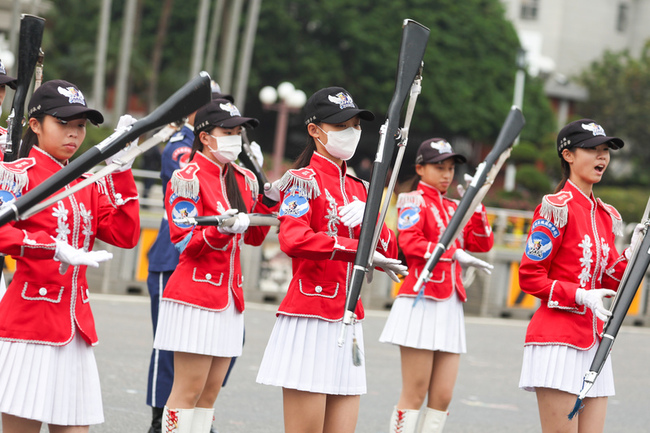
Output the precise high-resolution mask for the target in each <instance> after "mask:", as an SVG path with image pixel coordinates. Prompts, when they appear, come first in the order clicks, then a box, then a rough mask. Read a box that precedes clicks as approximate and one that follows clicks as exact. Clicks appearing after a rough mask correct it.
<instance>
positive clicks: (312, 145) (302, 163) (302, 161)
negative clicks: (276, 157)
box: [293, 135, 316, 168]
mask: <svg viewBox="0 0 650 433" xmlns="http://www.w3.org/2000/svg"><path fill="white" fill-rule="evenodd" d="M314 152H316V141H315V140H314V137H312V136H311V135H309V136H308V137H307V145H306V146H305V148H304V149H303V150H302V152H301V153H300V155H298V158H296V162H294V163H293V168H303V167H307V166H308V165H309V162H310V161H311V157H312V156H313V155H314Z"/></svg>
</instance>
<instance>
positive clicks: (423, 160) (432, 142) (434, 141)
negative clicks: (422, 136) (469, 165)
mask: <svg viewBox="0 0 650 433" xmlns="http://www.w3.org/2000/svg"><path fill="white" fill-rule="evenodd" d="M449 158H454V159H455V160H456V162H457V163H459V164H461V163H464V162H467V158H465V157H464V156H463V155H460V154H458V153H454V150H453V149H452V148H451V144H449V142H448V141H447V140H445V139H444V138H430V139H428V140H425V141H423V142H422V144H420V147H419V148H418V152H417V154H416V155H415V163H416V164H420V165H422V164H435V163H436V162H441V161H444V160H445V159H449Z"/></svg>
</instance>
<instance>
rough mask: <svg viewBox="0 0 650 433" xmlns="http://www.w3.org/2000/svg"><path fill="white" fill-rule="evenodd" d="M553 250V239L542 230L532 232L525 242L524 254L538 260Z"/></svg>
mask: <svg viewBox="0 0 650 433" xmlns="http://www.w3.org/2000/svg"><path fill="white" fill-rule="evenodd" d="M552 250H553V241H551V238H550V237H549V236H548V235H547V234H546V233H544V232H532V233H531V234H530V237H529V238H528V242H526V256H527V257H528V258H529V259H531V260H534V261H536V262H539V261H541V260H544V259H545V258H547V257H548V256H549V254H551V251H552Z"/></svg>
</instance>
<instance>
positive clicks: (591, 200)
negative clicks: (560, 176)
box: [562, 180, 596, 209]
mask: <svg viewBox="0 0 650 433" xmlns="http://www.w3.org/2000/svg"><path fill="white" fill-rule="evenodd" d="M562 189H563V190H568V191H571V195H572V196H573V200H575V201H576V203H578V204H580V206H582V207H586V208H588V209H591V208H592V207H594V206H596V198H595V197H594V193H593V191H592V193H591V195H590V196H589V197H587V195H586V194H585V193H584V192H582V190H581V189H580V188H578V186H577V185H576V184H575V183H573V182H571V181H570V180H567V181H566V184H565V185H564V188H562Z"/></svg>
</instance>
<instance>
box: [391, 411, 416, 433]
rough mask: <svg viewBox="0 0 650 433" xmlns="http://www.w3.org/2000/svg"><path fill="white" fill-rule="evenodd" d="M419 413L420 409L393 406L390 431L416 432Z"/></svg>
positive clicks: (394, 432) (399, 432) (401, 432)
mask: <svg viewBox="0 0 650 433" xmlns="http://www.w3.org/2000/svg"><path fill="white" fill-rule="evenodd" d="M419 413H420V411H419V410H413V409H398V408H397V406H395V407H393V413H392V414H391V416H390V427H389V428H388V431H389V432H390V433H415V428H416V426H417V422H418V414H419Z"/></svg>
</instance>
